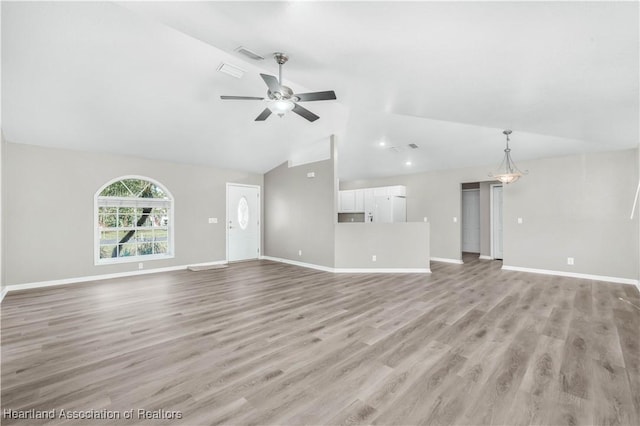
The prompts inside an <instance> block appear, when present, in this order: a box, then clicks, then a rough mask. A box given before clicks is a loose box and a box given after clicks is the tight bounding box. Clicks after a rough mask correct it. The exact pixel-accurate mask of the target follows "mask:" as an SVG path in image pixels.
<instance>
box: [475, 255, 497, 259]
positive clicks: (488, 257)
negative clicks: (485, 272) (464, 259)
mask: <svg viewBox="0 0 640 426" xmlns="http://www.w3.org/2000/svg"><path fill="white" fill-rule="evenodd" d="M478 259H480V260H493V257H491V256H485V255H484V254H481V255H480V256H479V257H478Z"/></svg>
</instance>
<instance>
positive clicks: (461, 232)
mask: <svg viewBox="0 0 640 426" xmlns="http://www.w3.org/2000/svg"><path fill="white" fill-rule="evenodd" d="M473 191H477V192H478V214H480V188H479V187H478V188H471V189H462V190H461V192H460V256H461V258H462V253H463V252H464V253H466V252H465V251H464V250H463V248H464V220H463V218H462V216H463V215H464V193H465V192H473ZM481 228H482V224H480V229H478V233H480V234H482V231H481ZM480 240H481V238H480V235H478V244H479V245H480V251H479V252H478V254H480V253H482V243H481V241H480Z"/></svg>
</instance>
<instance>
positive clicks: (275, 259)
mask: <svg viewBox="0 0 640 426" xmlns="http://www.w3.org/2000/svg"><path fill="white" fill-rule="evenodd" d="M260 259H264V260H271V261H273V262H280V263H288V264H289V265H295V266H302V267H303V268H311V269H317V270H319V271H324V272H335V269H334V268H331V267H330V266H322V265H315V264H313V263H305V262H298V261H297V260H290V259H283V258H281V257H272V256H260Z"/></svg>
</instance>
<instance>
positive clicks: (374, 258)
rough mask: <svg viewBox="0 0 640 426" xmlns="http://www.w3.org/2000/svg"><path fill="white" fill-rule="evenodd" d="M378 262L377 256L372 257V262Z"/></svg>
mask: <svg viewBox="0 0 640 426" xmlns="http://www.w3.org/2000/svg"><path fill="white" fill-rule="evenodd" d="M376 260H377V256H376V255H375V254H374V255H373V256H371V261H372V262H375V261H376Z"/></svg>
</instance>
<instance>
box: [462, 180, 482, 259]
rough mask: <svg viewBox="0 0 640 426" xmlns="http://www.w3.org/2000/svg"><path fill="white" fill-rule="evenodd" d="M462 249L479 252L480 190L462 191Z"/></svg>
mask: <svg viewBox="0 0 640 426" xmlns="http://www.w3.org/2000/svg"><path fill="white" fill-rule="evenodd" d="M462 251H464V252H468V253H480V190H479V189H468V190H463V191H462Z"/></svg>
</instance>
